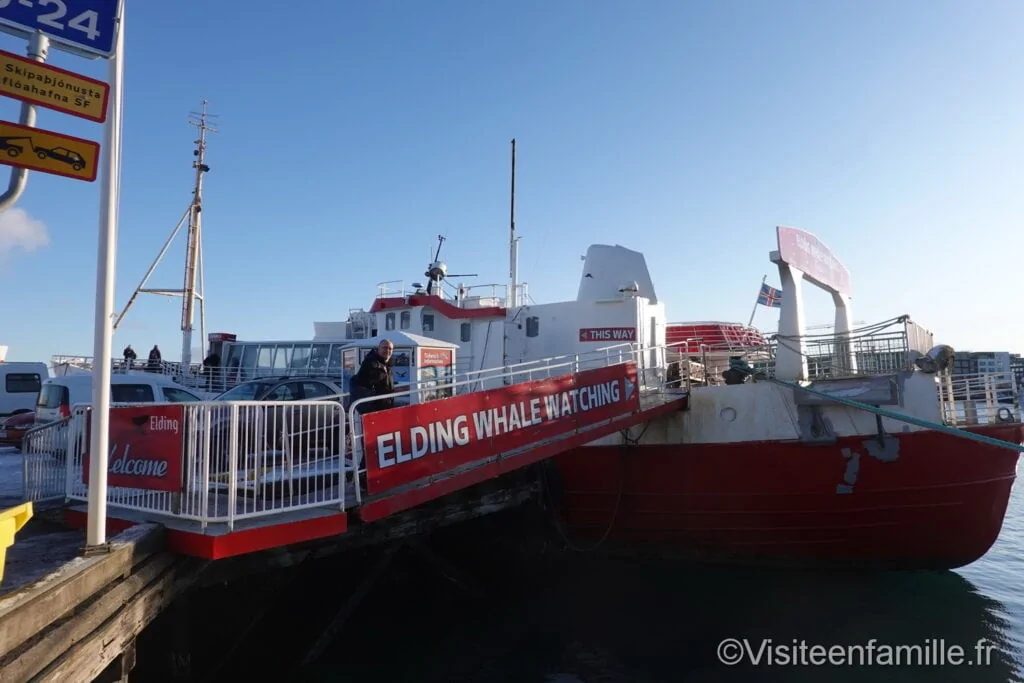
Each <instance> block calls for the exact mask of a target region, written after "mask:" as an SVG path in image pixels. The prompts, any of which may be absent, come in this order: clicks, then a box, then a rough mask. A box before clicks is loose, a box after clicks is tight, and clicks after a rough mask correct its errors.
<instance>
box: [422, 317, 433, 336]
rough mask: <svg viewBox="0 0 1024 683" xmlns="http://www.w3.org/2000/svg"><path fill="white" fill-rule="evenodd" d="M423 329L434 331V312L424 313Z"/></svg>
mask: <svg viewBox="0 0 1024 683" xmlns="http://www.w3.org/2000/svg"><path fill="white" fill-rule="evenodd" d="M423 331H424V332H433V331H434V314H433V313H424V314H423Z"/></svg>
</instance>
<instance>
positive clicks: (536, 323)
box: [526, 315, 540, 337]
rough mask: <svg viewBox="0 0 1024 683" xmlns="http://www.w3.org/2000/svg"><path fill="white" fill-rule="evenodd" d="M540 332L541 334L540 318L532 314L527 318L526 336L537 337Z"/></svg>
mask: <svg viewBox="0 0 1024 683" xmlns="http://www.w3.org/2000/svg"><path fill="white" fill-rule="evenodd" d="M538 334H540V318H538V317H537V316H535V315H531V316H530V317H529V318H527V319H526V336H527V337H536V336H537V335H538Z"/></svg>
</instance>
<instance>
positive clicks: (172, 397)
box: [33, 372, 200, 459]
mask: <svg viewBox="0 0 1024 683" xmlns="http://www.w3.org/2000/svg"><path fill="white" fill-rule="evenodd" d="M92 384H93V383H92V375H91V374H88V375H65V376H61V377H53V378H51V379H48V380H46V381H45V382H43V385H42V388H41V389H40V390H39V398H38V400H37V401H36V411H35V420H34V423H33V424H34V426H36V427H39V426H42V425H46V424H51V423H54V422H60V421H61V420H63V419H65V418H67V417H70V415H71V408H72V406H74V405H79V404H85V405H87V404H89V403H92ZM199 400H200V399H199V397H198V396H196V395H195V394H193V393H192V392H191V391H189V390H187V389H185V388H184V387H182V386H181V385H180V384H178V383H177V382H175V381H174V380H172V379H170V378H169V377H167V376H165V375H156V374H153V373H148V372H126V373H116V374H113V375H111V376H110V404H111V405H112V406H116V405H131V404H139V403H195V402H197V401H199ZM68 431H69V430H68V429H67V423H65V425H64V426H63V427H61V428H59V429H58V430H57V431H56V432H54V433H52V434H47V435H45V436H43V437H42V438H43V441H41V442H40V443H39V445H38V448H40V449H41V450H40V451H39V452H46V453H50V454H52V455H53V456H55V457H56V458H58V459H63V458H64V457H65V455H66V454H67V443H68V441H67V439H68V435H67V432H68ZM75 432H76V435H75V441H74V443H73V444H72V446H73V452H78V451H79V448H81V441H80V439H81V438H82V432H79V431H77V430H75ZM36 447H37V446H36V445H33V450H35V448H36Z"/></svg>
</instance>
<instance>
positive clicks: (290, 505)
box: [24, 344, 689, 559]
mask: <svg viewBox="0 0 1024 683" xmlns="http://www.w3.org/2000/svg"><path fill="white" fill-rule="evenodd" d="M665 352H666V348H665V347H652V346H644V345H639V344H620V345H617V346H611V347H607V348H604V349H598V350H594V351H590V352H587V353H583V354H576V355H564V356H557V357H552V358H545V359H542V360H538V361H530V362H524V363H520V364H516V365H508V366H503V367H497V368H491V369H488V370H478V371H471V372H465V373H459V374H458V375H456V376H454V377H450V379H445V378H442V377H437V378H434V379H429V378H427V379H425V378H424V377H425V375H420V376H419V377H418V378H416V379H415V380H413V381H411V382H410V383H409V384H408V385H407V389H406V390H404V391H402V392H400V393H396V394H393V395H391V396H386V397H373V398H369V399H360V400H356V401H351V402H350V401H349V397H348V396H344V395H343V396H337V397H327V398H326V400H324V398H320V399H316V400H281V401H273V402H255V401H206V402H195V403H185V404H136V405H131V406H118V407H115V408H111V417H110V424H111V435H110V444H111V455H110V458H109V464H108V486H109V488H108V491H107V505H108V526H109V528H110V529H111V531H116V530H119V529H121V528H125V527H127V526H132V525H135V524H140V523H146V522H156V523H160V524H163V525H164V527H165V532H166V539H167V543H168V546H169V547H170V548H171V549H173V550H177V551H178V552H182V553H185V554H189V555H195V556H199V557H204V558H208V559H218V558H222V557H228V556H232V555H238V554H243V553H248V552H254V551H258V550H264V549H269V548H276V547H284V546H289V545H293V544H296V543H301V542H305V541H310V540H314V539H317V538H325V537H333V536H338V535H344V534H346V533H348V532H351V531H353V530H354V529H356V528H360V529H362V528H363V527H367V528H371V527H375V526H376V525H377V524H379V523H384V522H385V520H388V519H389V518H392V519H395V518H396V517H397V516H400V515H399V513H403V514H418V513H417V510H416V508H418V507H419V506H422V505H424V504H425V503H428V502H431V501H436V500H438V499H442V498H444V497H445V496H448V495H449V494H453V493H456V492H459V491H465V490H466V489H469V488H470V487H474V486H475V485H478V484H481V483H482V482H486V481H488V480H494V481H495V482H498V483H500V480H499V478H501V477H503V476H504V475H506V474H509V473H511V472H514V471H516V470H521V469H523V468H525V467H527V466H529V465H532V464H534V463H537V462H540V461H542V460H545V459H547V458H552V457H554V456H556V455H558V454H560V453H563V452H566V451H568V450H569V449H572V448H576V447H578V446H582V445H585V444H588V443H591V442H594V441H597V440H599V439H602V438H606V437H609V436H611V435H614V434H615V433H616V432H619V431H622V430H626V429H628V428H629V427H633V426H636V425H640V424H643V423H646V422H650V421H651V420H655V419H657V418H659V417H661V416H663V415H666V414H668V413H671V412H674V411H678V410H682V409H684V408H685V407H686V406H687V401H688V397H689V387H688V385H687V384H686V383H685V382H679V381H673V379H672V375H671V373H669V372H668V371H667V367H666V366H665V364H664V360H663V359H664V357H665ZM658 359H661V362H660V363H658V364H652V360H658ZM438 380H441V381H438ZM296 381H297V382H299V383H301V381H302V378H297V379H296ZM673 384H678V385H679V386H672V385H673ZM481 386H484V387H490V388H485V389H483V390H479V387H481ZM387 399H394V401H395V403H396V406H395V407H393V408H390V409H386V410H373V408H374V405H373V404H374V403H379V402H380V401H383V400H387ZM368 408H369V410H367V409H368ZM88 425H89V407H88V406H82V405H79V406H74V407H73V408H72V411H71V415H70V416H69V417H67V418H65V419H64V420H62V421H60V422H57V423H53V424H50V425H44V426H40V427H36V428H34V429H32V430H30V431H29V432H28V433H27V434H26V436H25V440H24V443H25V446H24V452H25V468H24V471H25V487H26V493H27V495H28V497H29V498H31V499H32V500H35V501H52V502H61V503H65V504H67V505H68V507H67V508H66V512H65V519H66V520H67V521H68V523H69V524H70V525H73V526H82V525H84V524H85V521H86V518H85V515H86V506H85V503H86V501H87V497H88V485H89V482H88V472H89V454H88V453H87V452H86V448H87V445H88V443H89V439H88V438H87V432H86V430H87V429H88ZM350 512H354V513H355V514H354V515H352V516H351V518H350V515H349V513H350ZM350 527H351V528H350Z"/></svg>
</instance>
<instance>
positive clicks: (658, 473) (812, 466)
mask: <svg viewBox="0 0 1024 683" xmlns="http://www.w3.org/2000/svg"><path fill="white" fill-rule="evenodd" d="M972 431H975V432H977V433H980V434H985V435H987V436H991V437H995V438H998V439H1002V440H1005V441H1010V442H1013V443H1021V442H1022V441H1024V426H1022V425H1020V424H1013V425H992V426H985V427H977V428H973V429H972ZM896 438H898V440H899V454H898V457H896V458H895V459H892V460H888V461H883V460H881V459H878V458H876V457H873V456H872V455H870V453H869V452H868V450H867V449H866V448H865V446H864V442H865V441H866V440H870V437H863V436H861V437H846V438H840V439H838V440H837V441H836V442H835V443H831V444H824V445H811V444H807V443H798V442H761V443H733V444H655V445H641V446H631V447H626V446H586V447H582V448H577V449H575V450H572V451H569V452H567V453H564V454H562V455H559V456H557V457H556V458H555V459H554V461H555V467H554V468H553V472H552V473H551V474H553V475H554V476H553V480H552V481H550V482H549V483H551V484H553V486H552V493H553V495H554V496H555V500H556V507H557V508H558V509H559V512H560V517H561V518H562V520H563V522H564V525H565V527H566V531H567V537H568V539H569V540H570V541H571V542H572V543H573V545H577V546H584V547H585V546H587V545H588V544H591V545H593V543H594V541H596V540H597V539H599V538H600V537H602V536H604V535H605V533H606V531H607V532H608V534H607V538H606V545H607V546H609V547H610V548H615V547H618V548H620V549H622V548H628V549H630V550H640V551H652V552H654V553H656V554H658V555H681V556H684V557H687V558H690V559H698V560H705V561H726V562H740V563H786V564H791V563H793V564H800V565H806V564H822V563H824V564H831V565H834V564H838V565H843V566H856V567H866V566H886V567H896V568H935V569H947V568H955V567H959V566H963V565H965V564H969V563H971V562H973V561H975V560H977V559H978V558H979V557H981V556H982V555H984V554H985V553H986V552H988V550H989V548H990V547H991V546H992V544H993V543H994V542H995V540H996V538H997V537H998V535H999V532H1000V529H1001V528H1002V523H1003V517H1004V515H1005V513H1006V506H1007V503H1008V500H1009V496H1010V489H1011V487H1012V485H1013V481H1014V478H1015V475H1016V468H1017V460H1018V454H1017V453H1015V452H1014V451H1011V450H1007V449H1003V448H997V447H994V446H987V445H983V444H979V443H976V442H972V441H967V440H965V439H961V438H956V437H953V436H949V435H944V434H942V433H941V432H936V431H916V432H909V433H902V434H899V435H896ZM843 449H850V450H848V451H846V453H845V454H844V450H843ZM854 456H856V459H857V460H858V462H857V463H856V467H854V468H853V469H854V470H855V476H853V477H852V480H853V483H852V484H850V483H849V481H850V479H851V477H850V475H851V472H850V470H851V467H850V465H851V462H850V461H851V459H852V458H853V457H854ZM620 482H621V489H622V490H621V495H620V491H619V487H620ZM609 525H611V530H610V531H608V529H609Z"/></svg>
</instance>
